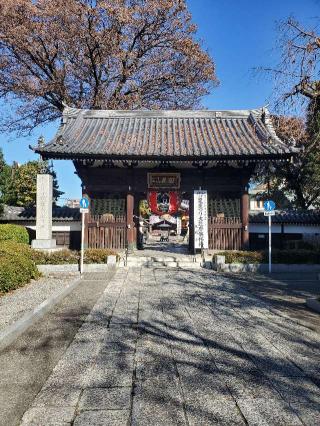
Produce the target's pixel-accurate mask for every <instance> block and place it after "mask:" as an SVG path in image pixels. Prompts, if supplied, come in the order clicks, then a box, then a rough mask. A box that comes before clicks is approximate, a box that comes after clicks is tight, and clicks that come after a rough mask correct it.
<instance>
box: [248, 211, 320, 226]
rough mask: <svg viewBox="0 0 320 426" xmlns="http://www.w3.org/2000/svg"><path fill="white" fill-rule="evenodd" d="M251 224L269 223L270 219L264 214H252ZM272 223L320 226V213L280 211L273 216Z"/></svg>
mask: <svg viewBox="0 0 320 426" xmlns="http://www.w3.org/2000/svg"><path fill="white" fill-rule="evenodd" d="M249 222H250V223H267V222H268V218H267V216H264V214H263V213H255V214H250V218H249ZM272 223H274V224H281V223H284V224H292V225H294V224H296V225H320V211H319V210H308V211H299V210H291V211H279V212H276V214H275V215H274V216H272Z"/></svg>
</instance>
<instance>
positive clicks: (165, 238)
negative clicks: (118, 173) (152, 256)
mask: <svg viewBox="0 0 320 426" xmlns="http://www.w3.org/2000/svg"><path fill="white" fill-rule="evenodd" d="M138 216H139V219H138V222H139V223H138V227H137V248H138V249H140V250H142V249H143V250H145V251H146V252H153V251H161V252H167V253H184V254H187V253H188V249H189V198H186V194H181V193H178V192H175V191H150V192H149V193H148V198H145V199H142V200H140V201H139V213H138ZM146 255H147V253H146Z"/></svg>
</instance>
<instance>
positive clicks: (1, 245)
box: [0, 240, 32, 259]
mask: <svg viewBox="0 0 320 426" xmlns="http://www.w3.org/2000/svg"><path fill="white" fill-rule="evenodd" d="M1 253H2V254H6V253H7V254H10V255H12V256H16V255H19V256H26V257H28V258H29V259H32V249H31V248H30V246H29V245H27V244H22V243H17V242H16V241H11V240H4V241H0V254H1Z"/></svg>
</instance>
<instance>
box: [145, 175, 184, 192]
mask: <svg viewBox="0 0 320 426" xmlns="http://www.w3.org/2000/svg"><path fill="white" fill-rule="evenodd" d="M148 188H149V189H158V190H160V189H167V190H169V189H179V188H180V173H148Z"/></svg>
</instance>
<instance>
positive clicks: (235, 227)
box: [208, 217, 242, 250]
mask: <svg viewBox="0 0 320 426" xmlns="http://www.w3.org/2000/svg"><path fill="white" fill-rule="evenodd" d="M241 229H242V223H241V219H240V218H238V217H209V219H208V231H209V249H212V250H240V249H241Z"/></svg>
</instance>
